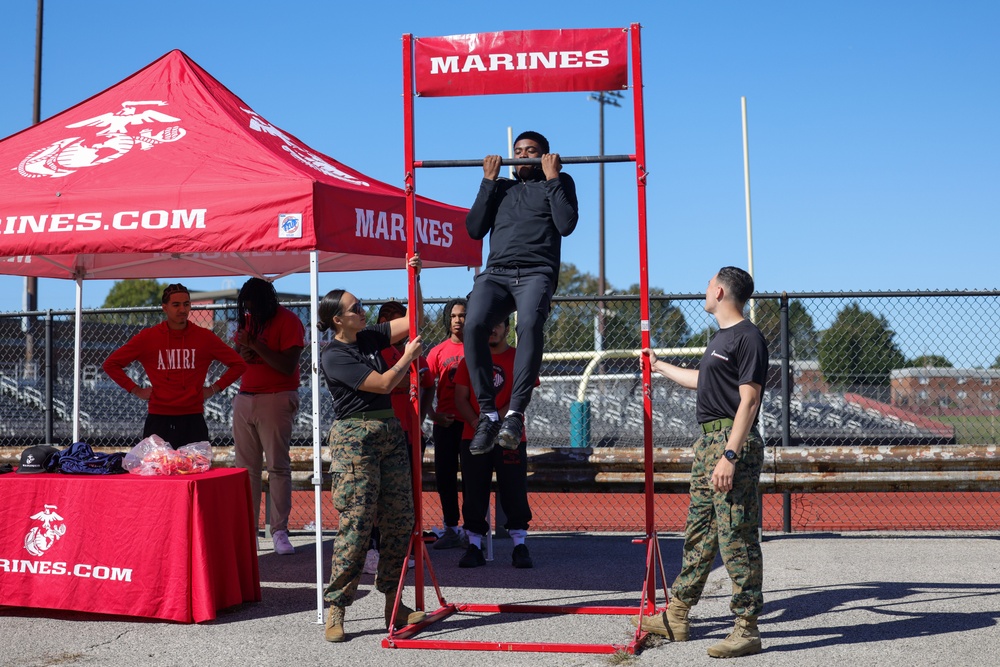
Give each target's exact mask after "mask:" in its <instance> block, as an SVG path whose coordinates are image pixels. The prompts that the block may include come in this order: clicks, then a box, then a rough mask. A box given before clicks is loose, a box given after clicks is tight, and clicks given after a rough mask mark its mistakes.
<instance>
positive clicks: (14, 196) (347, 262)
mask: <svg viewBox="0 0 1000 667" xmlns="http://www.w3.org/2000/svg"><path fill="white" fill-rule="evenodd" d="M465 213H466V211H465V209H462V208H458V207H454V206H449V205H446V204H441V203H439V202H435V201H433V200H430V199H426V198H418V200H417V203H416V215H417V225H416V234H415V235H416V240H417V247H418V248H419V252H420V255H421V258H422V259H423V263H424V266H425V267H433V266H445V265H446V266H478V265H479V264H480V263H481V261H482V254H481V245H480V243H479V242H474V241H472V240H471V239H469V237H468V234H466V232H465ZM404 218H405V197H404V195H403V192H402V191H401V190H399V189H398V188H395V187H392V186H389V185H387V184H385V183H382V182H380V181H377V180H374V179H372V178H369V177H368V176H365V175H364V174H362V173H360V172H358V171H356V170H354V169H351V168H350V167H348V166H346V165H344V164H342V163H340V162H338V161H336V160H334V159H333V158H331V157H329V156H327V155H323V154H322V153H319V152H318V151H315V150H313V149H312V148H310V147H309V146H307V145H306V144H305V143H303V142H302V141H300V140H299V139H297V138H296V137H295V136H293V135H291V134H290V133H288V132H285V131H284V130H282V129H280V128H278V127H276V126H274V125H273V124H271V123H270V122H268V120H267V119H265V118H263V117H261V116H260V115H259V114H257V113H256V112H255V111H253V109H251V108H250V106H249V105H248V104H246V103H245V102H243V101H242V100H240V99H239V98H238V97H236V96H235V95H234V94H233V93H231V92H230V91H229V90H227V89H226V88H225V87H224V86H223V85H222V84H221V83H219V82H218V81H216V80H215V79H214V78H212V76H211V75H210V74H208V73H207V72H206V71H205V70H203V69H202V68H201V67H199V66H198V65H197V64H196V63H195V62H194V61H192V60H191V59H190V58H188V57H187V56H186V55H185V54H184V53H182V52H180V51H171V52H170V53H168V54H167V55H165V56H163V57H162V58H160V59H159V60H157V61H156V62H154V63H152V64H150V65H148V66H147V67H145V68H144V69H142V70H140V71H138V72H136V73H135V74H133V75H132V76H130V77H129V78H127V79H125V80H124V81H122V82H120V83H118V84H117V85H115V86H112V87H111V88H109V89H107V90H105V91H104V92H101V93H98V94H97V95H95V96H94V97H91V98H90V99H88V100H86V101H84V102H81V103H80V104H78V105H76V106H74V107H71V108H70V109H67V110H66V111H63V112H62V113H60V114H57V115H55V116H53V117H51V118H49V119H47V120H45V121H44V122H42V123H39V124H38V125H35V126H32V127H29V128H27V129H25V130H23V131H21V132H19V133H17V134H14V135H12V136H10V137H7V138H6V139H4V140H2V141H0V273H11V274H18V275H33V276H39V277H46V278H76V277H83V278H85V279H86V278H101V279H115V278H135V277H136V276H137V275H139V274H141V275H144V276H171V277H177V278H184V277H187V276H210V275H254V274H263V273H272V274H284V273H291V272H299V271H306V270H308V265H309V264H308V262H309V258H308V254H309V251H311V250H319V251H320V253H321V255H320V270H321V271H344V270H361V269H398V268H400V267H401V266H402V260H401V258H402V257H404V256H405V254H406V244H405V225H404ZM178 259H181V260H187V261H177V260H178ZM139 264H141V266H142V268H141V270H139V269H137V265H139Z"/></svg>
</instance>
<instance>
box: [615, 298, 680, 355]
mask: <svg viewBox="0 0 1000 667" xmlns="http://www.w3.org/2000/svg"><path fill="white" fill-rule="evenodd" d="M621 293H622V294H629V295H633V294H639V285H638V284H635V285H631V286H630V287H629V288H628V289H626V290H623V291H622V292H621ZM660 296H663V290H662V289H660V288H659V287H650V288H649V342H650V345H652V346H653V347H660V348H663V347H680V346H681V345H683V344H684V341H685V340H687V338H688V336H689V335H690V334H691V329H690V327H688V324H687V320H686V319H685V318H684V313H682V312H681V309H680V308H678V307H677V306H675V305H674V304H673V303H671V302H670V301H669V300H667V299H658V298H656V297H660ZM608 307H609V308H612V311H611V312H610V313H608V315H609V316H608V317H605V334H604V339H605V340H606V341H608V343H609V344H607V345H605V347H606V348H609V347H612V346H613V347H615V348H618V349H624V350H628V349H637V348H640V347H642V331H641V330H640V327H639V322H640V320H641V315H642V313H641V309H640V307H639V301H618V302H612V303H610V304H609V306H608Z"/></svg>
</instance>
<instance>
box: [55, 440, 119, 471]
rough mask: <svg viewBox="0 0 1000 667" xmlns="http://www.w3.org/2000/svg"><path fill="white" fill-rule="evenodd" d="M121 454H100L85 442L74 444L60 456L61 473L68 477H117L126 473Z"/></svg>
mask: <svg viewBox="0 0 1000 667" xmlns="http://www.w3.org/2000/svg"><path fill="white" fill-rule="evenodd" d="M124 460H125V455H124V454H121V453H119V452H115V453H113V454H100V453H97V452H95V451H94V450H93V449H92V448H91V446H90V445H88V444H87V443H85V442H74V443H73V444H72V445H70V446H69V447H68V448H67V449H66V450H64V451H63V452H62V454H61V455H60V456H59V472H62V473H66V474H68V475H117V474H119V473H123V472H125V468H123V467H122V461H124Z"/></svg>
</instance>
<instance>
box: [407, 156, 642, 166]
mask: <svg viewBox="0 0 1000 667" xmlns="http://www.w3.org/2000/svg"><path fill="white" fill-rule="evenodd" d="M559 161H560V162H562V163H563V164H591V163H593V164H597V163H601V162H635V156H634V155H581V156H577V157H562V156H559ZM500 164H501V166H504V167H506V166H511V165H513V166H515V167H516V166H520V165H522V164H533V165H536V166H537V165H540V164H542V158H540V157H517V158H513V157H505V158H502V159H501V161H500ZM413 166H414V167H418V168H419V167H424V168H427V169H429V168H433V167H482V166H483V161H482V160H481V159H480V160H414V161H413Z"/></svg>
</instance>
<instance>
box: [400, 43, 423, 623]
mask: <svg viewBox="0 0 1000 667" xmlns="http://www.w3.org/2000/svg"><path fill="white" fill-rule="evenodd" d="M413 127H414V122H413V36H412V35H410V34H405V35H403V144H404V149H403V151H404V157H403V159H404V161H405V163H406V164H405V165H404V176H403V179H404V182H405V187H404V190H405V195H406V257H407V259H409V258H410V257H413V255H414V254H415V253H416V252H417V234H416V222H417V200H416V197H417V193H416V187H417V184H416V174H415V171H414V167H413V161H414V156H415V152H414V151H415V149H414V145H413V140H414V137H413ZM417 280H418V276H417V275H416V271H415V270H414V269H413V267H410V266H408V267H407V268H406V282H407V303H408V304H409V308H407V317H409V318H410V336H411V338H412V337H413V336H416V335H418V334H419V330H418V328H417V322H418V321H419V320H420V318H418V313H417V308H423V304H420V303H417ZM418 378H419V360H415V361H414V362H413V364H412V365H411V366H410V404H411V414H410V418H411V420H412V422H411V423H412V424H414V425H415V426H416V428H414V429H411V430H412V433H410V438H411V442H409V443H408V445H409V447H410V452H411V454H412V456H411V457H410V461H411V466H410V470H411V472H412V478H413V518H414V522H413V524H414V525H413V534H412V535H411V537H410V549H409V552H410V553H412V554H413V558H414V561H415V569H414V573H413V593H414V596H415V608H416V609H423V608H424V550H423V549H421V548H420V546H421V544H420V540H422V539H423V533H424V520H423V519H424V517H423V503H422V499H421V488H422V480H421V470H422V466H421V461H422V460H423V452H422V451H421V446H420V445H421V438H420V389H419V379H418ZM403 572H404V573H405V572H406V562H405V561H404V563H403ZM400 585H401V586H402V584H400Z"/></svg>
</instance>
